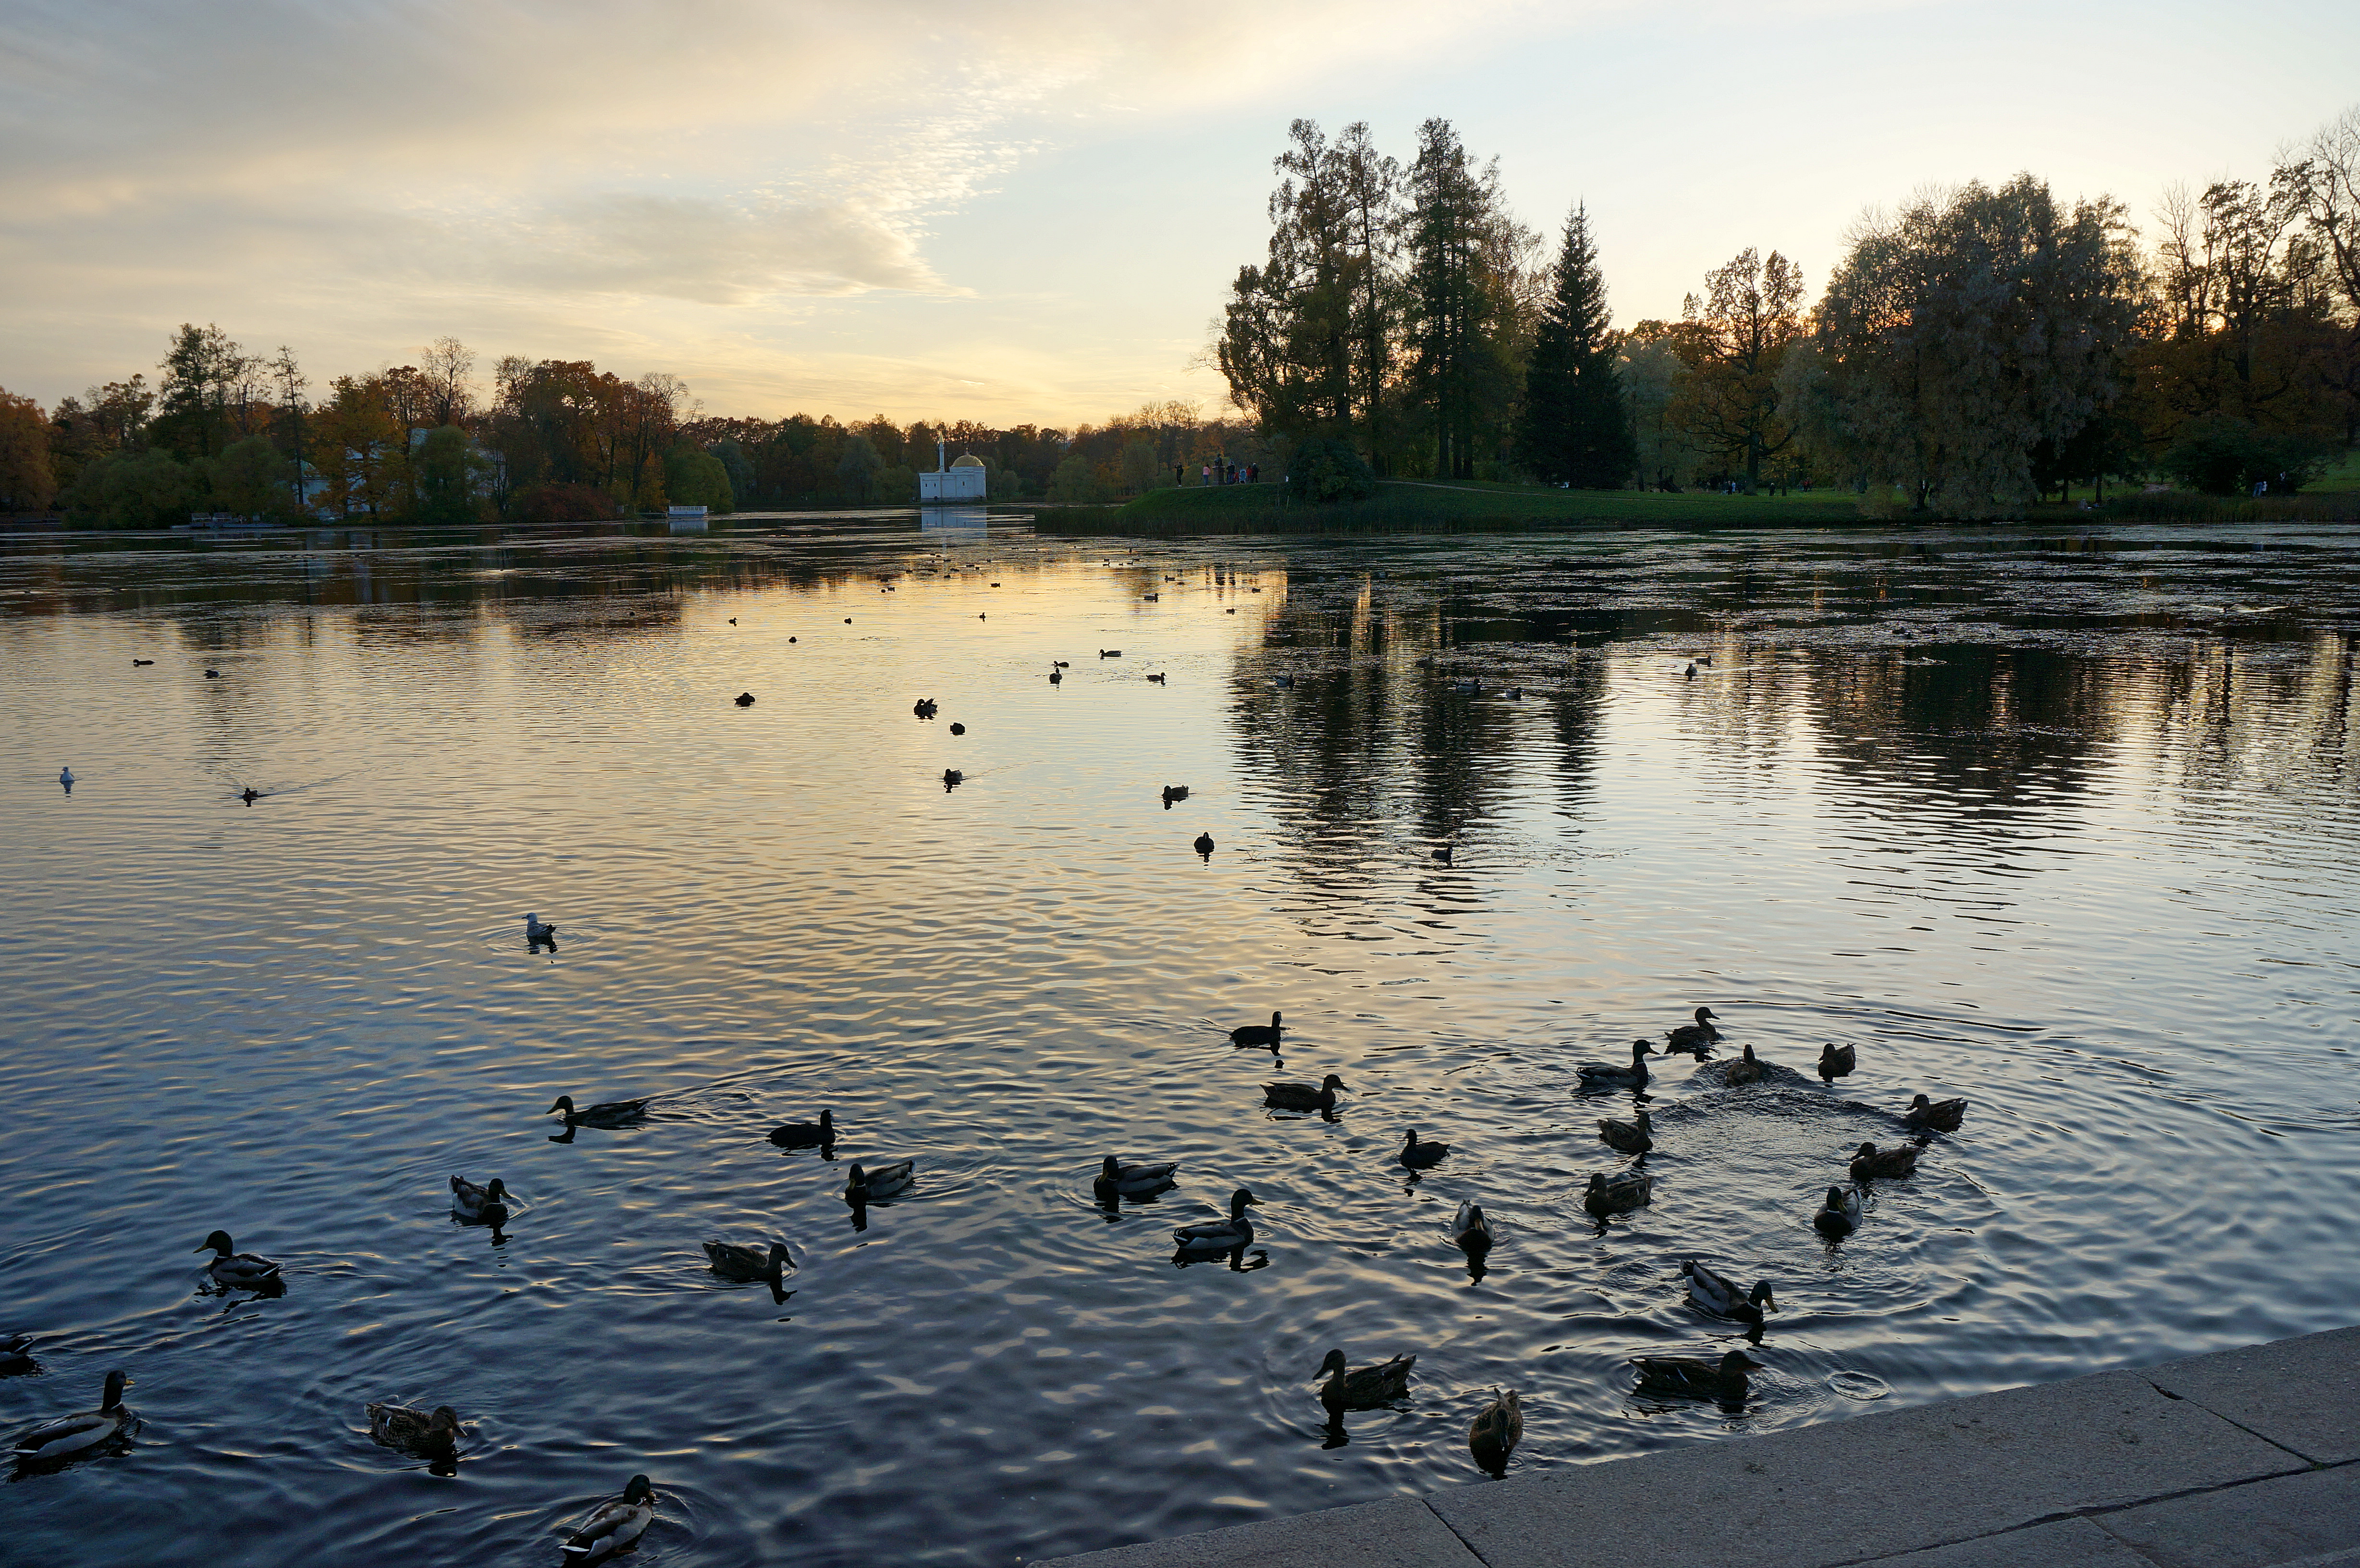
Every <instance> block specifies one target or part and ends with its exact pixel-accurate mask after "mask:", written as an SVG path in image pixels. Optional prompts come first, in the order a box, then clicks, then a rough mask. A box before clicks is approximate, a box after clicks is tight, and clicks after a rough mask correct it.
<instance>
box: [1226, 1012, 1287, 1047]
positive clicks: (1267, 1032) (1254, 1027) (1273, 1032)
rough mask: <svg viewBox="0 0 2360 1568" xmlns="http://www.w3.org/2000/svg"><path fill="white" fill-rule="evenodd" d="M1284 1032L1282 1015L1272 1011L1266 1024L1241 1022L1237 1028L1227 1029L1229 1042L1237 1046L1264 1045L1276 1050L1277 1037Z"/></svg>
mask: <svg viewBox="0 0 2360 1568" xmlns="http://www.w3.org/2000/svg"><path fill="white" fill-rule="evenodd" d="M1285 1032H1286V1029H1285V1024H1284V1022H1283V1021H1282V1015H1280V1014H1278V1013H1275V1012H1273V1013H1272V1014H1271V1015H1270V1022H1269V1023H1268V1024H1267V1025H1263V1024H1241V1025H1240V1026H1239V1027H1238V1028H1236V1029H1231V1030H1230V1031H1229V1043H1230V1044H1231V1045H1238V1046H1246V1045H1258V1046H1265V1047H1267V1048H1268V1049H1270V1050H1272V1051H1276V1050H1277V1049H1278V1042H1279V1038H1280V1036H1282V1035H1283V1034H1284V1033H1285Z"/></svg>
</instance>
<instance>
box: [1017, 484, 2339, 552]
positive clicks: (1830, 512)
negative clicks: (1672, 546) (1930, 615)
mask: <svg viewBox="0 0 2360 1568" xmlns="http://www.w3.org/2000/svg"><path fill="white" fill-rule="evenodd" d="M2021 520H2022V521H2026V522H2085V523H2087V522H2177V523H2241V522H2320V523H2347V522H2348V523H2360V491H2327V492H2320V493H2314V494H2310V495H2289V496H2282V497H2278V498H2275V499H2272V498H2263V499H2257V500H2245V499H2240V498H2234V497H2220V496H2211V495H2184V494H2178V493H2175V494H2170V495H2145V494H2134V495H2125V496H2120V497H2117V498H2115V499H2114V500H2110V501H2107V502H2105V503H2104V504H2103V505H2102V506H2093V507H2084V506H2078V505H2075V506H2057V505H2051V506H2035V507H2031V508H2028V509H2027V512H2026V515H2025V517H2023V518H2022V519H2021ZM1940 521H1942V519H1940V518H1938V517H1931V516H1927V517H1912V516H1910V515H1909V514H1907V513H1902V514H1899V515H1896V516H1891V517H1871V516H1868V515H1866V514H1864V513H1863V511H1862V509H1861V506H1860V498H1859V497H1858V496H1857V495H1852V493H1850V492H1849V491H1834V490H1820V491H1804V492H1801V493H1799V494H1793V495H1719V494H1715V493H1710V492H1696V493H1688V494H1673V495H1664V494H1659V493H1655V492H1648V491H1638V490H1549V489H1542V488H1539V487H1536V486H1531V485H1483V484H1480V483H1468V484H1459V485H1440V484H1421V483H1418V482H1415V481H1404V480H1391V481H1385V482H1383V483H1381V484H1380V485H1379V486H1378V489H1377V494H1376V495H1374V496H1372V497H1371V498H1370V499H1368V500H1365V501H1343V502H1337V503H1333V504H1330V505H1326V506H1320V505H1311V504H1304V503H1290V502H1289V501H1288V500H1287V499H1286V497H1285V494H1284V491H1283V490H1282V489H1281V488H1280V487H1279V486H1277V485H1236V486H1231V487H1223V488H1215V489H1209V490H1154V491H1150V492H1149V493H1148V494H1146V495H1142V496H1139V497H1138V498H1136V499H1135V500H1131V501H1128V502H1125V503H1123V504H1121V505H1120V506H1043V507H1041V508H1039V509H1038V510H1037V511H1036V512H1035V513H1034V515H1033V527H1034V528H1035V529H1036V530H1038V531H1039V532H1041V533H1044V534H1050V535H1054V536H1065V537H1079V536H1083V535H1089V534H1114V535H1124V536H1130V537H1136V538H1142V539H1186V538H1208V537H1209V538H1222V537H1229V536H1234V535H1240V534H1396V533H1399V534H1419V533H1430V534H1457V533H1519V532H1527V533H1529V532H1552V531H1562V530H1567V529H1597V530H1600V531H1611V530H1616V529H1629V528H1677V529H1682V530H1698V531H1710V530H1713V529H1718V528H1892V527H1894V526H1895V525H1896V524H1904V525H1907V524H1909V523H1913V522H1927V523H1937V522H1940Z"/></svg>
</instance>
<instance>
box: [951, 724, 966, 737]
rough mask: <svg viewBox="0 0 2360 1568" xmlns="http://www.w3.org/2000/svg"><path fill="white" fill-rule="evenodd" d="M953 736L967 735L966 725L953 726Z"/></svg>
mask: <svg viewBox="0 0 2360 1568" xmlns="http://www.w3.org/2000/svg"><path fill="white" fill-rule="evenodd" d="M951 734H953V735H965V734H967V726H966V725H965V724H953V725H952V726H951Z"/></svg>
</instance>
